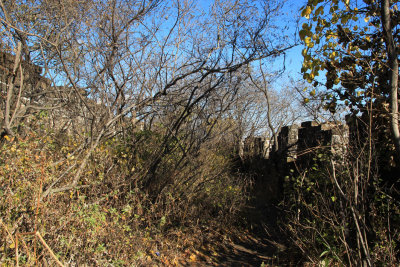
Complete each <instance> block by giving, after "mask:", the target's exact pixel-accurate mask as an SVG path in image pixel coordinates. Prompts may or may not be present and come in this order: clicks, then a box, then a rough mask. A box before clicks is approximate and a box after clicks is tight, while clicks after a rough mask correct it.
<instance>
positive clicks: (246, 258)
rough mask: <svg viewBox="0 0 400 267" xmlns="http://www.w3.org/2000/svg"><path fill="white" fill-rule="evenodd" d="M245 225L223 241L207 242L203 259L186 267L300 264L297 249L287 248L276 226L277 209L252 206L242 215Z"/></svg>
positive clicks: (201, 256) (231, 232)
mask: <svg viewBox="0 0 400 267" xmlns="http://www.w3.org/2000/svg"><path fill="white" fill-rule="evenodd" d="M242 216H243V219H244V220H245V222H244V224H243V225H245V226H246V227H244V226H237V227H234V228H233V229H230V230H229V231H227V233H225V234H221V237H220V240H214V241H211V242H213V243H209V244H205V246H203V248H202V250H200V256H199V259H200V260H201V262H198V263H196V264H193V263H191V264H188V265H187V266H298V265H299V264H300V262H299V260H298V257H296V256H294V255H296V253H295V252H293V251H291V249H289V248H288V247H287V242H286V240H285V238H286V237H285V235H284V234H283V233H282V232H280V230H279V227H278V226H277V222H276V218H277V214H276V209H275V208H273V207H270V208H267V207H254V206H249V207H248V209H246V212H245V213H244V214H243V215H242Z"/></svg>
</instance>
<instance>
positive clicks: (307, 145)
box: [245, 121, 349, 163]
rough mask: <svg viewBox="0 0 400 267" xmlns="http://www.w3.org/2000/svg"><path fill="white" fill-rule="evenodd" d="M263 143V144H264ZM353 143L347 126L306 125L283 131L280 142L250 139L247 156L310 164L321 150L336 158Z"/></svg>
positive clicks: (289, 127)
mask: <svg viewBox="0 0 400 267" xmlns="http://www.w3.org/2000/svg"><path fill="white" fill-rule="evenodd" d="M260 142H263V144H260ZM348 143H349V128H348V126H347V125H344V124H341V123H335V122H326V123H317V122H315V121H307V122H303V123H301V124H300V125H298V124H293V125H290V126H285V127H282V129H281V131H280V132H279V134H278V138H277V142H276V143H273V142H272V140H270V139H267V140H265V139H262V138H260V137H254V138H251V139H246V142H245V151H247V155H251V156H262V157H264V158H266V159H269V158H274V159H277V160H278V161H281V162H286V163H288V162H294V161H298V160H299V159H301V160H307V158H308V157H312V156H313V153H312V152H315V151H316V150H318V149H324V151H329V153H332V154H343V152H345V150H346V147H347V145H348Z"/></svg>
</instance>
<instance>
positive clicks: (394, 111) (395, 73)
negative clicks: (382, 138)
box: [381, 0, 400, 162]
mask: <svg viewBox="0 0 400 267" xmlns="http://www.w3.org/2000/svg"><path fill="white" fill-rule="evenodd" d="M390 19H391V18H390V4H389V0H381V20H382V28H383V35H384V38H385V44H386V52H387V56H388V65H389V68H390V76H389V86H390V115H391V130H392V134H393V141H394V144H395V147H396V154H397V162H398V161H400V131H399V109H398V80H399V62H398V59H397V52H396V46H395V43H394V39H393V34H392V25H391V22H390Z"/></svg>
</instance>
